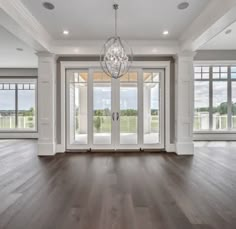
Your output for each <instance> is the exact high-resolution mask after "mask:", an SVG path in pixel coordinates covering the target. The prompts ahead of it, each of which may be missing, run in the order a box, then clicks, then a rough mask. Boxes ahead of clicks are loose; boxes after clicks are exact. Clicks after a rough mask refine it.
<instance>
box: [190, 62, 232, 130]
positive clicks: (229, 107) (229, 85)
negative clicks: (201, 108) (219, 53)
mask: <svg viewBox="0 0 236 229" xmlns="http://www.w3.org/2000/svg"><path fill="white" fill-rule="evenodd" d="M195 67H209V68H210V70H209V79H202V78H201V79H197V78H195V73H196V72H195ZM214 67H227V78H220V77H219V79H217V78H213V68H214ZM231 67H236V62H232V63H228V62H224V61H222V62H221V61H218V62H209V61H206V62H204V63H202V62H196V61H195V62H194V77H193V79H194V83H195V81H200V82H203V81H209V130H195V129H193V133H194V134H218V133H220V134H224V133H232V134H235V133H236V128H233V126H232V82H236V78H232V77H231V73H232V72H231ZM213 82H227V122H228V126H227V128H226V129H223V130H214V129H213ZM194 89H195V84H194ZM194 114H195V104H194Z"/></svg>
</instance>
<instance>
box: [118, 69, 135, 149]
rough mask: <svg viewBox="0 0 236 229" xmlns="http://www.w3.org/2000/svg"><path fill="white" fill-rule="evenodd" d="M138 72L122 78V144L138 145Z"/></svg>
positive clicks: (120, 115)
mask: <svg viewBox="0 0 236 229" xmlns="http://www.w3.org/2000/svg"><path fill="white" fill-rule="evenodd" d="M137 79H138V77H137V72H131V73H129V74H126V75H125V76H123V77H121V78H120V112H119V113H117V117H116V119H119V120H120V144H125V145H130V144H138V87H137V86H138V84H137Z"/></svg>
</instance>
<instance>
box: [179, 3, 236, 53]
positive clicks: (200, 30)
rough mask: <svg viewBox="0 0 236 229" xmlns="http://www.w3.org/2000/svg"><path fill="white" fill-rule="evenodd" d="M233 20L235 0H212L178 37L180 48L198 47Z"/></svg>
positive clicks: (235, 16) (235, 10)
mask: <svg viewBox="0 0 236 229" xmlns="http://www.w3.org/2000/svg"><path fill="white" fill-rule="evenodd" d="M235 20H236V0H212V1H211V2H210V3H209V4H208V6H207V7H206V8H205V10H204V11H203V12H202V14H201V15H199V17H198V18H196V20H195V21H194V22H193V23H192V25H191V26H190V27H189V28H188V30H186V32H185V33H184V34H183V35H182V37H181V38H180V43H181V49H183V50H184V49H187V50H189V49H190V50H193V51H195V50H197V49H199V48H200V47H202V46H203V45H204V44H206V43H207V42H208V41H209V40H211V39H212V38H214V37H215V36H216V35H218V34H219V33H220V32H221V31H222V30H224V29H225V28H227V27H228V26H229V25H230V24H232V23H233V22H234V21H235Z"/></svg>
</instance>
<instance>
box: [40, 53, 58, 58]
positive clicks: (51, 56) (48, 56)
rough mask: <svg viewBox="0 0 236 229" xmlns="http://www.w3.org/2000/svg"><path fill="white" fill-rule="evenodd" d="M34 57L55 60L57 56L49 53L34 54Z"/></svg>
mask: <svg viewBox="0 0 236 229" xmlns="http://www.w3.org/2000/svg"><path fill="white" fill-rule="evenodd" d="M36 55H37V56H38V57H39V58H53V59H56V58H57V55H56V54H54V53H50V52H36Z"/></svg>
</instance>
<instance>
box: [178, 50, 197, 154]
mask: <svg viewBox="0 0 236 229" xmlns="http://www.w3.org/2000/svg"><path fill="white" fill-rule="evenodd" d="M194 54H195V53H193V52H184V53H180V54H178V55H177V57H176V79H175V87H176V88H175V111H176V114H175V117H176V119H175V125H176V128H175V130H176V134H175V136H176V153H177V154H178V155H193V154H194V145H193V114H194V113H193V112H194V71H193V57H194Z"/></svg>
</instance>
